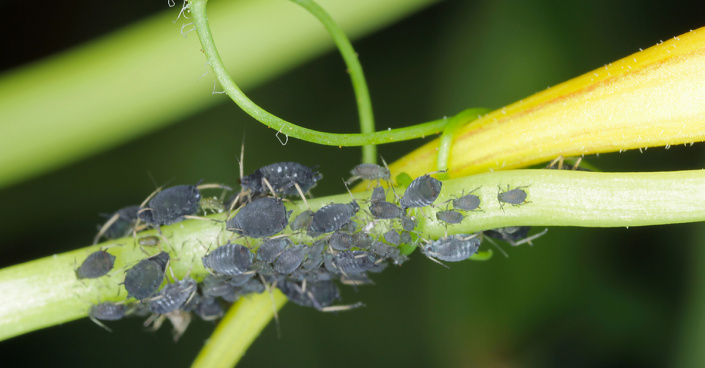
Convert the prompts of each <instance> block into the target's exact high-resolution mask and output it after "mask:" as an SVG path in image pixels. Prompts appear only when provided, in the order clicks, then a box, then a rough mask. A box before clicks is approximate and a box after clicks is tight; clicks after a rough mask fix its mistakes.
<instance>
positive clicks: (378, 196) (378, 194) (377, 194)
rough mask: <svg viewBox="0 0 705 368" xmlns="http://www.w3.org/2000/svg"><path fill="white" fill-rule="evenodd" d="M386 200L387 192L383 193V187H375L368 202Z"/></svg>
mask: <svg viewBox="0 0 705 368" xmlns="http://www.w3.org/2000/svg"><path fill="white" fill-rule="evenodd" d="M386 200H387V192H385V190H384V187H382V186H381V185H380V186H376V187H375V188H374V189H373V190H372V195H371V196H370V201H372V202H374V201H386Z"/></svg>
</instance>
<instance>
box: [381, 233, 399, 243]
mask: <svg viewBox="0 0 705 368" xmlns="http://www.w3.org/2000/svg"><path fill="white" fill-rule="evenodd" d="M384 240H386V241H387V243H389V244H393V245H399V243H401V236H400V235H399V233H398V232H397V231H395V230H389V231H387V232H386V233H384Z"/></svg>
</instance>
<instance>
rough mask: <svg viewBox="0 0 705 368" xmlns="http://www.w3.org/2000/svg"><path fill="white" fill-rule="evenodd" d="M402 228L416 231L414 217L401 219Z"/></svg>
mask: <svg viewBox="0 0 705 368" xmlns="http://www.w3.org/2000/svg"><path fill="white" fill-rule="evenodd" d="M401 227H402V229H404V230H406V231H414V229H415V228H416V218H414V217H407V216H402V217H401Z"/></svg>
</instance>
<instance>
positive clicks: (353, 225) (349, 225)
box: [340, 220, 357, 233]
mask: <svg viewBox="0 0 705 368" xmlns="http://www.w3.org/2000/svg"><path fill="white" fill-rule="evenodd" d="M356 229H357V222H355V221H353V220H350V221H348V222H346V223H345V225H343V226H342V227H341V228H340V231H345V232H348V233H354V232H355V230H356Z"/></svg>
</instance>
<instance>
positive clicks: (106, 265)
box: [76, 250, 115, 279]
mask: <svg viewBox="0 0 705 368" xmlns="http://www.w3.org/2000/svg"><path fill="white" fill-rule="evenodd" d="M114 264H115V256H114V255H112V254H110V253H108V252H106V251H104V250H99V251H96V252H93V253H91V254H90V255H89V256H88V258H86V260H85V261H83V263H81V265H80V266H79V267H78V268H77V269H76V277H77V278H78V279H95V278H98V277H101V276H104V275H106V274H108V272H110V270H112V269H113V265H114Z"/></svg>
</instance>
